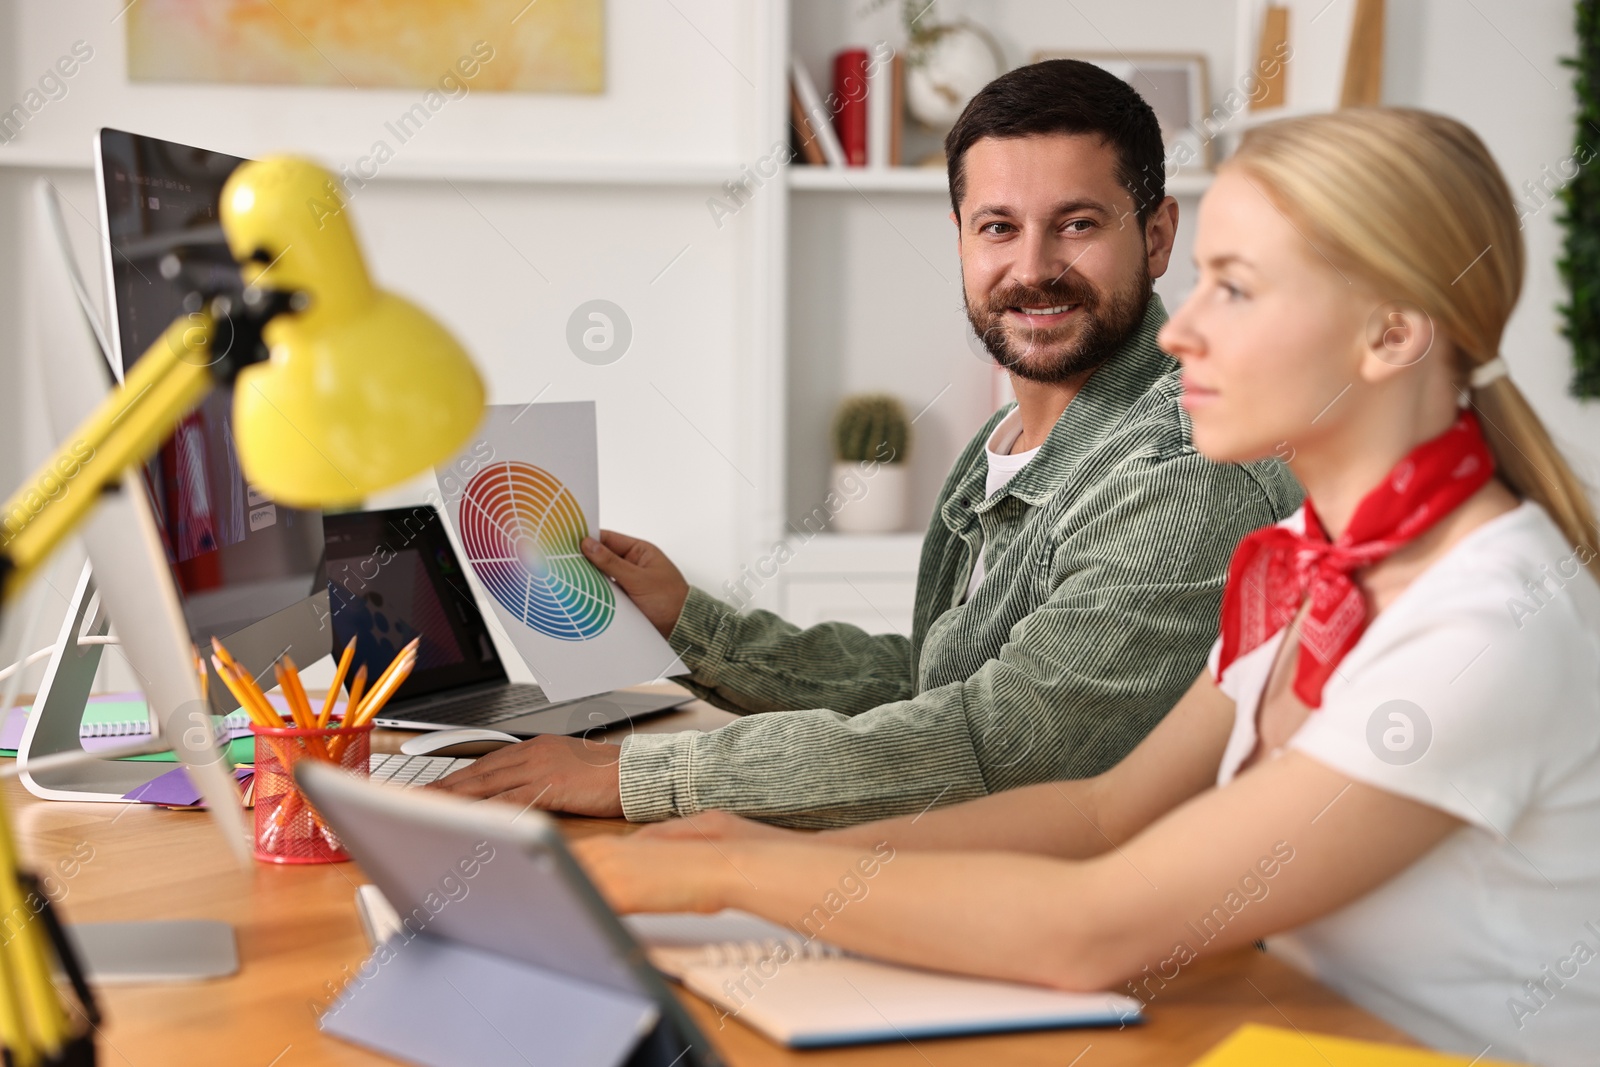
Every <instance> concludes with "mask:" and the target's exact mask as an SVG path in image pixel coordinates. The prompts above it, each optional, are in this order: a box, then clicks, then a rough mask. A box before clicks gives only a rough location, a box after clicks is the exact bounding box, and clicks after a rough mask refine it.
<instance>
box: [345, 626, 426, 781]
mask: <svg viewBox="0 0 1600 1067" xmlns="http://www.w3.org/2000/svg"><path fill="white" fill-rule="evenodd" d="M416 662H417V654H416V652H415V651H414V650H413V651H410V652H409V653H408V652H402V653H400V655H398V656H396V657H395V661H394V662H393V663H391V664H389V668H388V669H387V670H385V671H384V672H383V675H384V678H386V679H387V681H385V682H384V683H383V684H382V685H378V686H373V688H372V691H371V692H370V693H368V694H367V695H366V696H365V697H363V698H362V700H361V703H360V704H358V705H357V706H356V710H355V712H354V713H353V714H352V713H350V712H349V711H348V709H347V711H346V714H345V720H344V726H345V728H346V729H351V728H358V727H362V726H365V725H366V724H367V723H369V722H371V721H372V718H373V716H374V715H376V714H377V713H378V712H379V710H381V709H382V708H383V705H384V704H386V703H388V700H389V697H391V696H392V695H393V694H394V691H395V690H396V689H399V688H400V687H401V686H402V685H404V684H405V680H406V678H407V677H409V676H410V674H411V668H412V667H414V666H416ZM339 741H340V743H339V744H337V745H335V746H334V751H333V753H332V758H333V759H334V761H335V762H337V761H338V760H339V758H340V757H341V756H342V755H343V754H344V750H345V747H346V746H347V745H348V744H349V743H350V737H349V735H347V736H345V737H341V738H340V739H339Z"/></svg>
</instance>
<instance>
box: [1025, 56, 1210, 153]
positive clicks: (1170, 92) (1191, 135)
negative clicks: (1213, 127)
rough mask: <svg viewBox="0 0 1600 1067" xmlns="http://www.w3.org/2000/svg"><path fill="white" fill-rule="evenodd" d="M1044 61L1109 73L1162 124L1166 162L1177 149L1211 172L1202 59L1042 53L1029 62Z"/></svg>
mask: <svg viewBox="0 0 1600 1067" xmlns="http://www.w3.org/2000/svg"><path fill="white" fill-rule="evenodd" d="M1047 59H1081V60H1083V61H1084V62H1086V63H1093V64H1094V65H1095V66H1097V67H1100V68H1101V69H1103V70H1107V71H1110V72H1111V73H1112V74H1115V75H1116V76H1117V77H1119V78H1121V79H1122V80H1123V81H1125V82H1127V83H1128V84H1129V85H1131V86H1133V87H1134V88H1135V89H1136V90H1138V92H1139V95H1140V96H1142V97H1144V98H1145V100H1147V101H1149V103H1150V106H1151V108H1152V109H1154V110H1155V113H1156V121H1157V122H1159V123H1160V124H1161V141H1162V144H1163V145H1164V146H1165V148H1166V154H1167V156H1168V158H1171V157H1172V155H1173V152H1174V150H1176V149H1177V148H1178V147H1179V145H1181V144H1187V146H1188V151H1187V152H1185V153H1183V155H1184V156H1186V157H1187V158H1189V159H1193V160H1196V161H1197V162H1199V164H1200V165H1201V166H1202V167H1204V168H1205V169H1206V170H1210V169H1211V168H1212V167H1213V166H1214V161H1213V159H1212V155H1211V140H1212V139H1211V138H1210V137H1207V136H1206V133H1205V128H1204V126H1203V123H1204V122H1205V117H1206V114H1207V113H1208V112H1209V111H1210V109H1211V99H1210V84H1211V82H1210V77H1209V75H1208V73H1207V66H1206V57H1205V56H1204V55H1202V54H1200V53H1198V52H1093V51H1087V52H1078V51H1067V50H1053V49H1052V50H1043V51H1038V52H1035V53H1034V54H1033V58H1032V62H1034V63H1041V62H1043V61H1045V60H1047Z"/></svg>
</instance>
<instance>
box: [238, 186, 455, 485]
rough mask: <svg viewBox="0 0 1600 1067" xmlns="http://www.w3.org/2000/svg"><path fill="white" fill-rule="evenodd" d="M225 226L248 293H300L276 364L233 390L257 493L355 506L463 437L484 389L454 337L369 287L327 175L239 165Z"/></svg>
mask: <svg viewBox="0 0 1600 1067" xmlns="http://www.w3.org/2000/svg"><path fill="white" fill-rule="evenodd" d="M222 226H223V230H224V231H225V232H226V233H227V237H228V247H229V249H230V250H231V251H232V253H233V256H234V258H235V259H237V260H238V261H239V262H240V263H241V264H242V265H243V274H244V280H245V283H246V284H247V285H256V286H260V287H261V288H263V289H275V290H283V291H289V292H296V293H299V294H302V297H301V300H302V303H303V306H299V307H298V308H297V310H295V311H292V312H289V313H285V314H281V315H279V316H277V317H276V318H274V319H273V320H272V321H271V322H269V323H268V324H267V326H266V329H265V330H264V331H263V335H262V336H263V339H264V340H265V342H266V344H267V346H268V348H269V350H270V353H271V355H270V358H269V359H268V360H267V361H266V362H263V363H257V364H254V365H252V366H248V367H245V368H244V369H243V370H241V371H240V372H239V375H238V378H237V379H236V380H235V382H234V397H233V417H234V425H233V431H234V436H235V438H236V440H237V442H238V447H239V460H240V462H241V464H242V465H243V467H244V473H245V476H246V477H247V478H248V479H249V480H250V482H251V484H252V485H254V486H255V487H257V488H258V489H260V490H261V491H262V492H264V493H266V494H267V495H268V496H270V497H272V498H273V499H274V500H278V501H280V502H282V503H284V504H289V505H292V506H297V507H339V506H350V505H354V504H358V503H360V502H361V501H362V500H363V499H364V498H366V497H367V496H368V495H369V494H371V493H373V492H375V491H377V490H380V489H383V488H386V487H388V486H391V485H394V484H396V483H399V482H402V481H405V480H406V479H408V478H411V477H413V476H414V475H416V474H419V473H421V472H422V471H424V470H427V469H428V468H429V467H432V466H433V465H435V464H436V463H438V462H439V461H441V460H443V459H445V458H447V457H448V456H450V455H452V454H454V453H455V452H456V451H457V450H458V449H459V448H460V447H461V446H462V444H464V443H465V441H466V439H467V436H468V435H469V434H471V432H472V430H473V428H474V427H476V426H477V424H478V421H479V419H480V418H481V417H482V414H483V382H482V380H481V379H480V378H479V377H478V372H477V370H476V368H474V367H473V365H472V360H471V359H470V358H469V357H468V356H467V353H466V352H465V350H463V349H462V347H461V345H460V344H458V343H457V342H456V340H455V338H454V337H452V336H451V335H450V333H449V331H447V330H446V329H445V328H444V327H443V326H441V325H440V324H439V323H438V322H436V321H435V320H434V319H433V318H432V317H431V316H429V315H428V314H427V313H426V312H424V311H423V310H422V309H421V308H419V307H417V306H416V305H415V304H412V303H411V302H410V301H407V300H404V299H402V298H401V297H398V296H396V295H394V294H393V293H388V292H385V291H383V290H382V289H379V288H377V287H376V286H374V285H373V284H372V280H371V278H370V277H369V276H368V274H367V269H366V264H365V263H364V262H363V260H362V258H361V250H360V248H359V246H358V245H357V244H356V239H355V233H354V231H353V230H352V229H351V226H350V218H349V214H348V209H347V207H346V205H345V202H344V198H343V196H342V195H341V192H340V190H339V188H338V186H337V184H336V183H335V182H334V179H333V176H332V175H331V174H329V173H328V172H327V171H326V170H324V169H323V168H322V167H320V166H318V165H317V164H315V163H312V162H310V161H308V160H304V159H296V158H293V157H286V156H279V157H273V158H268V159H263V160H259V161H254V162H248V163H244V164H242V165H241V166H240V167H239V168H238V169H237V170H235V171H234V172H233V174H232V176H231V177H229V179H228V181H227V184H226V185H225V186H224V187H223V190H222Z"/></svg>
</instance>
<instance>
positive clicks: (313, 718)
mask: <svg viewBox="0 0 1600 1067" xmlns="http://www.w3.org/2000/svg"><path fill="white" fill-rule="evenodd" d="M277 677H278V688H282V689H283V696H286V697H288V699H290V712H291V713H293V715H294V725H296V726H299V728H301V729H315V728H317V713H315V712H312V710H310V697H307V696H306V686H304V685H301V680H299V669H296V667H294V661H293V659H290V657H288V656H283V657H282V659H280V661H278V665H277Z"/></svg>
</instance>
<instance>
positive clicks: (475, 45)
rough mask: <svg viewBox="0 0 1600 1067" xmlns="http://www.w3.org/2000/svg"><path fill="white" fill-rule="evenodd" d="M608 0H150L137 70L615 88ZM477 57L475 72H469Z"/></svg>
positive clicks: (550, 89)
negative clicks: (608, 79)
mask: <svg viewBox="0 0 1600 1067" xmlns="http://www.w3.org/2000/svg"><path fill="white" fill-rule="evenodd" d="M603 9H604V0H532V2H531V3H530V2H529V0H140V2H139V3H137V4H134V5H133V6H132V7H131V8H130V9H129V11H128V13H127V16H126V19H127V24H128V77H129V78H130V79H131V80H133V81H136V82H213V83H235V84H252V85H343V86H351V87H354V88H373V89H379V88H383V89H426V88H434V87H436V86H438V85H439V83H440V81H441V79H442V78H445V77H453V78H456V79H467V80H468V82H469V83H470V87H471V88H472V89H473V90H487V91H490V92H545V93H598V92H601V91H602V90H603V89H604V88H605V23H604V10H603ZM468 69H471V70H472V71H473V73H472V74H471V75H468V74H467V73H466V72H467V70H468Z"/></svg>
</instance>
